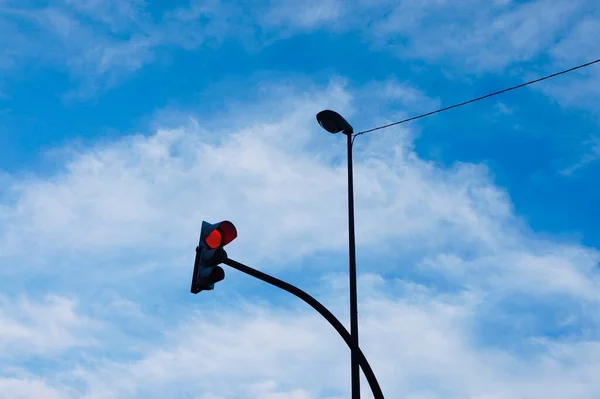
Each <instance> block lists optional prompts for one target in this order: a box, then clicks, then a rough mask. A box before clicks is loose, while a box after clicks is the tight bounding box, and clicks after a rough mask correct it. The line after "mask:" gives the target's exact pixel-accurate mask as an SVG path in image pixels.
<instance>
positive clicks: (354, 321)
mask: <svg viewBox="0 0 600 399" xmlns="http://www.w3.org/2000/svg"><path fill="white" fill-rule="evenodd" d="M346 136H347V141H348V248H349V258H350V266H349V274H350V335H351V336H352V341H354V342H353V344H354V345H355V347H357V348H358V298H357V296H358V295H357V288H356V243H355V238H354V176H353V171H352V135H351V134H350V133H346ZM350 356H351V357H352V359H351V376H352V399H360V369H359V365H358V357H357V355H356V353H354V352H352V354H351V355H350Z"/></svg>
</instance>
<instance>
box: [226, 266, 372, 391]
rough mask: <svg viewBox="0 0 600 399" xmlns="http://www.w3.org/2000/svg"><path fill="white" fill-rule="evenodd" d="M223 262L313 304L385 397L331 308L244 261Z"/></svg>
mask: <svg viewBox="0 0 600 399" xmlns="http://www.w3.org/2000/svg"><path fill="white" fill-rule="evenodd" d="M223 263H224V264H226V265H228V266H231V267H233V268H234V269H236V270H239V271H241V272H242V273H246V274H248V275H250V276H252V277H255V278H257V279H259V280H261V281H264V282H265V283H268V284H271V285H273V286H275V287H277V288H281V289H282V290H284V291H287V292H289V293H290V294H292V295H294V296H296V297H297V298H300V299H302V300H303V301H304V302H306V303H307V304H309V305H310V306H312V308H313V309H315V310H316V311H317V312H319V314H320V315H321V316H323V317H324V318H325V320H327V321H328V322H329V324H331V325H332V326H333V328H335V330H336V331H337V332H338V334H340V336H341V337H342V338H343V339H344V342H346V345H348V347H349V348H350V351H351V353H352V358H354V359H356V364H357V366H360V367H361V368H362V370H363V373H364V374H365V377H366V378H367V382H368V383H369V386H370V387H371V392H373V396H374V397H375V399H383V392H382V391H381V387H380V386H379V382H378V381H377V378H376V377H375V373H374V372H373V369H371V366H370V365H369V362H368V361H367V358H366V357H365V355H364V354H363V353H362V351H361V349H360V348H359V347H358V345H356V343H355V342H356V340H355V339H353V337H352V336H351V335H350V334H349V333H348V331H347V330H346V329H345V328H344V325H343V324H342V323H341V322H340V321H339V320H338V319H337V318H336V317H335V316H334V315H333V314H332V313H331V312H330V311H329V310H327V308H326V307H325V306H323V305H322V304H321V303H320V302H319V301H317V300H316V299H315V298H313V297H312V296H310V295H309V294H307V293H306V292H304V291H302V290H301V289H300V288H298V287H296V286H293V285H291V284H289V283H286V282H285V281H282V280H279V279H278V278H275V277H273V276H270V275H268V274H266V273H263V272H261V271H258V270H256V269H253V268H251V267H249V266H246V265H244V264H242V263H239V262H236V261H235V260H233V259H230V258H227V259H226V260H225V261H224V262H223ZM352 388H353V390H354V389H355V388H354V385H353V386H352ZM353 394H354V392H353ZM359 394H360V393H359Z"/></svg>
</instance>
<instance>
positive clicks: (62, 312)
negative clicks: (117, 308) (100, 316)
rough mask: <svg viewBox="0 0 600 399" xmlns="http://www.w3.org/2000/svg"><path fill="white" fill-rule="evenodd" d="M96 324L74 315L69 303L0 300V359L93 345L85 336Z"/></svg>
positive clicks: (54, 299)
mask: <svg viewBox="0 0 600 399" xmlns="http://www.w3.org/2000/svg"><path fill="white" fill-rule="evenodd" d="M99 326H100V325H99V324H98V323H97V322H96V321H94V320H91V319H90V318H88V317H85V316H83V315H81V314H78V313H76V311H75V303H74V301H73V300H71V299H68V298H64V297H58V296H49V297H47V298H45V299H44V300H42V301H39V302H38V301H36V302H31V301H30V300H28V299H27V298H24V297H23V298H20V299H19V300H15V299H12V298H7V297H0V359H3V358H7V357H8V358H14V357H20V356H24V355H27V356H32V355H43V356H48V355H52V354H53V353H59V352H62V351H64V350H67V349H70V348H77V347H87V346H90V345H95V344H97V342H96V341H95V340H93V339H90V336H89V333H90V332H91V331H94V330H96V329H98V327H99Z"/></svg>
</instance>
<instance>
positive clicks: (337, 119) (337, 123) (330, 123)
mask: <svg viewBox="0 0 600 399" xmlns="http://www.w3.org/2000/svg"><path fill="white" fill-rule="evenodd" d="M317 122H319V125H321V127H322V128H323V129H325V130H327V131H328V132H329V133H332V134H335V133H344V134H345V135H346V139H347V147H348V150H347V153H348V232H349V235H348V247H349V255H350V256H349V257H350V262H349V263H350V267H349V274H350V336H351V338H352V341H353V345H354V347H356V348H358V347H359V346H358V301H357V290H356V244H355V237H354V184H353V183H354V178H353V174H352V133H354V129H353V128H352V126H351V125H350V124H349V123H348V122H347V121H346V120H345V119H344V118H343V117H342V116H341V115H340V114H338V113H337V112H335V111H331V110H324V111H321V112H319V113H318V114H317ZM350 356H351V367H350V370H351V380H352V399H360V368H359V364H358V356H357V354H356V353H354V352H352V353H351V355H350Z"/></svg>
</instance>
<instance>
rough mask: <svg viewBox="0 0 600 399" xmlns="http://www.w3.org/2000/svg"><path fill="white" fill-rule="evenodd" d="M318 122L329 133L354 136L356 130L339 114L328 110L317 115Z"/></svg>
mask: <svg viewBox="0 0 600 399" xmlns="http://www.w3.org/2000/svg"><path fill="white" fill-rule="evenodd" d="M317 122H319V125H321V127H322V128H323V129H325V130H327V131H328V132H329V133H332V134H335V133H340V132H342V133H344V134H352V133H353V132H354V129H352V126H351V125H350V124H349V123H348V122H347V121H346V120H345V119H344V117H343V116H342V115H340V114H338V113H337V112H335V111H331V110H329V109H326V110H324V111H321V112H319V113H318V114H317Z"/></svg>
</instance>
